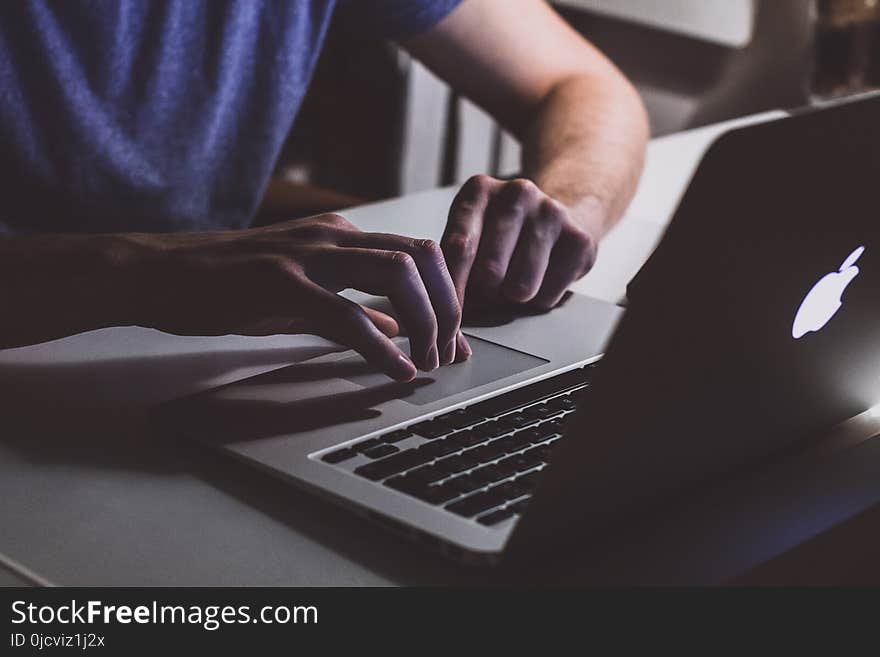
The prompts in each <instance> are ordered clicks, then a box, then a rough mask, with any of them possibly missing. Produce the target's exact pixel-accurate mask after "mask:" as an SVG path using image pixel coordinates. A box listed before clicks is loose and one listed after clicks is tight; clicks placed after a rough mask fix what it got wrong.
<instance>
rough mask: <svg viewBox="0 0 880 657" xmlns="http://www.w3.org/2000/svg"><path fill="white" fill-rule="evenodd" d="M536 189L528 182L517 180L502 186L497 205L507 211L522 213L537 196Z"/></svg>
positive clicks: (521, 179) (522, 179)
mask: <svg viewBox="0 0 880 657" xmlns="http://www.w3.org/2000/svg"><path fill="white" fill-rule="evenodd" d="M538 193H539V192H538V188H537V187H536V186H535V183H533V182H532V181H530V180H526V179H524V178H517V179H516V180H511V181H509V182H507V183H505V184H504V187H503V188H502V189H501V191H500V192H499V194H498V196H497V199H498V202H499V205H500V206H501V207H502V208H504V209H506V210H508V211H511V212H513V211H517V212H520V211H524V210H525V209H526V208H527V207H529V206H530V205H531V204H532V203H533V202H534V200H535V198H536V197H537V195H538Z"/></svg>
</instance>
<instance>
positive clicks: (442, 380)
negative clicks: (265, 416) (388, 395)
mask: <svg viewBox="0 0 880 657" xmlns="http://www.w3.org/2000/svg"><path fill="white" fill-rule="evenodd" d="M467 338H468V343H469V344H470V345H471V349H472V350H473V352H474V353H473V356H471V357H470V358H469V359H468V360H466V361H465V362H463V363H455V364H453V365H446V366H444V367H440V368H439V369H436V370H434V371H433V372H419V374H418V376H417V377H416V380H415V381H414V382H413V383H412V384H400V385H403V386H404V387H405V388H409V390H407V392H406V394H404V395H403V396H401V399H402V400H403V401H407V402H409V403H411V404H418V405H422V404H430V403H432V402H436V401H440V400H441V399H445V398H446V397H450V396H452V395H455V394H458V393H460V392H464V391H466V390H470V389H471V388H477V387H479V386H482V385H486V384H487V383H491V382H492V381H498V380H500V379H503V378H505V377H508V376H513V375H514V374H519V373H520V372H525V371H526V370H530V369H532V368H534V367H539V366H540V365H545V364H546V363H549V362H550V361H548V360H545V359H544V358H539V357H537V356H533V355H531V354H527V353H524V352H522V351H517V350H516V349H511V348H509V347H502V346H501V345H498V344H495V343H494V342H489V341H488V340H481V339H480V338H475V337H473V336H471V335H468V336H467ZM399 346H400V347H401V348H402V349H404V350H405V351H408V349H407V348H406V343H403V344H399ZM358 362H361V363H363V359H362V358H361V357H360V356H358V355H357V354H355V355H353V356H350V357H348V358H344V359H342V360H339V361H336V363H338V364H342V363H358ZM355 371H356V372H357V370H355ZM342 378H344V379H345V380H347V381H351V382H352V383H356V384H358V385H361V386H364V387H365V388H373V387H378V386H384V385H387V384H388V382H389V380H390V379H389V378H388V377H387V376H386V375H385V374H383V373H381V372H378V371H370V370H365V371H363V372H362V373H360V372H357V373H354V374H350V373H347V374H346V375H345V376H343V377H342Z"/></svg>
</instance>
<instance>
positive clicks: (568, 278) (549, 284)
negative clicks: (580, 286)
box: [532, 229, 596, 310]
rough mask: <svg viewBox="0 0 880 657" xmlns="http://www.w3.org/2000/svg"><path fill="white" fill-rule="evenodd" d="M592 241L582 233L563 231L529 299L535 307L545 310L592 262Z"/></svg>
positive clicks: (593, 244) (557, 300) (594, 248)
mask: <svg viewBox="0 0 880 657" xmlns="http://www.w3.org/2000/svg"><path fill="white" fill-rule="evenodd" d="M595 258H596V245H595V242H593V240H592V238H590V236H589V235H587V234H586V233H584V232H582V231H579V230H576V229H572V230H570V231H563V235H561V236H560V237H559V239H558V240H557V241H556V244H555V246H554V247H553V250H552V251H551V253H550V263H549V265H548V266H547V272H546V273H545V274H544V281H543V283H541V289H540V290H538V293H537V294H536V295H535V297H534V299H532V303H533V304H534V305H535V306H537V307H538V308H542V309H544V310H549V309H551V308H553V307H554V306H555V305H556V304H558V303H559V301H560V299H562V295H564V294H565V291H566V290H567V289H568V287H569V286H570V285H571V284H572V283H574V282H575V281H576V280H577V279H579V278H580V277H581V276H583V275H584V274H586V273H587V272H588V271H589V270H590V268H591V267H592V266H593V262H594V261H595Z"/></svg>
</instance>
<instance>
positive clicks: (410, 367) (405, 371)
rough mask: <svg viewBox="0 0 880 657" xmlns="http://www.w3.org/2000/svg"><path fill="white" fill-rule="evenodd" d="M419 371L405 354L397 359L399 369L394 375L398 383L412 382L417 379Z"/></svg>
mask: <svg viewBox="0 0 880 657" xmlns="http://www.w3.org/2000/svg"><path fill="white" fill-rule="evenodd" d="M417 371H418V370H417V369H416V366H415V365H414V364H413V362H412V361H411V360H410V359H409V358H407V357H406V356H404V355H403V354H400V355H399V356H398V357H397V367H396V368H395V374H394V378H395V379H397V380H398V381H412V380H413V379H414V378H415V376H416V372H417Z"/></svg>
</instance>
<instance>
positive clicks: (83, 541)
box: [0, 347, 582, 586]
mask: <svg viewBox="0 0 880 657" xmlns="http://www.w3.org/2000/svg"><path fill="white" fill-rule="evenodd" d="M326 351H327V350H326V348H324V349H319V348H314V347H311V348H302V349H300V350H298V351H294V350H290V349H270V350H264V351H259V350H243V351H241V352H224V353H222V354H217V353H195V354H189V355H187V354H184V355H180V354H176V355H159V356H151V357H144V358H139V359H124V360H114V359H103V360H95V361H93V362H90V363H88V364H87V365H86V364H83V363H76V364H70V363H57V364H46V365H34V364H28V365H15V364H9V363H4V364H2V365H0V413H2V414H3V417H4V430H3V431H2V433H0V451H2V452H3V457H2V459H3V460H4V461H5V462H6V463H5V467H7V468H11V469H9V470H8V471H7V475H10V474H11V475H12V477H7V482H6V483H7V485H8V486H10V490H11V491H15V499H16V500H17V502H16V503H17V504H18V505H19V506H20V508H18V509H11V511H12V512H14V513H18V514H31V513H33V514H37V515H38V517H36V518H34V520H32V521H25V520H20V521H19V520H17V521H16V522H24V523H25V524H26V525H28V526H29V527H31V528H33V531H35V532H37V533H39V532H40V531H41V529H40V525H41V523H43V522H46V523H53V524H55V523H58V522H61V523H70V528H68V529H67V530H65V532H66V535H67V537H68V540H67V542H66V543H65V544H59V545H55V546H48V547H46V546H41V548H42V549H46V550H47V555H48V556H47V557H45V558H46V560H47V562H48V563H50V564H51V566H52V568H56V569H58V570H57V571H52V570H51V568H50V569H49V572H47V569H46V567H45V566H44V565H43V564H41V563H39V562H33V563H30V562H29V563H28V565H31V566H33V567H34V568H35V569H36V570H37V571H38V572H41V574H45V575H46V576H47V577H48V578H49V579H50V580H51V581H55V582H57V583H59V584H67V583H77V584H83V583H84V584H88V583H95V582H93V581H90V580H89V579H85V581H83V578H87V577H88V576H87V575H85V574H84V573H85V572H88V570H87V569H83V568H82V565H83V563H84V562H85V563H86V564H90V568H93V569H95V570H96V571H98V575H99V577H100V578H101V579H99V580H97V581H99V582H100V583H111V584H116V585H125V584H136V585H142V584H149V583H160V584H169V583H174V580H173V579H172V580H171V581H169V570H174V567H173V566H170V565H169V562H168V559H169V558H172V557H170V556H169V555H174V554H177V555H178V556H179V557H180V568H181V569H182V570H183V571H185V570H186V566H184V564H185V563H187V561H188V560H191V559H192V558H193V556H192V554H191V551H192V550H193V549H198V550H199V554H198V560H199V561H200V562H201V566H202V570H201V572H200V573H199V574H193V573H186V572H183V573H181V574H180V576H179V579H178V580H177V581H179V582H180V583H182V584H219V583H223V584H227V583H232V584H255V583H257V584H265V583H266V576H267V572H266V568H268V566H265V565H264V564H262V563H260V561H261V556H260V555H261V553H264V552H265V551H267V550H269V551H271V550H297V549H303V550H311V551H312V552H311V554H312V558H314V556H315V552H314V551H315V549H316V546H322V549H323V551H324V554H323V556H321V558H320V559H319V560H317V561H318V562H320V563H319V566H316V567H320V568H324V569H326V570H327V572H326V573H323V574H321V573H315V574H313V575H312V577H313V579H312V581H316V580H317V581H321V582H326V583H329V584H338V583H339V579H338V577H334V575H335V573H334V572H333V570H334V568H335V567H336V566H338V564H339V563H340V562H342V561H348V562H352V563H354V564H358V565H359V568H360V571H361V572H365V573H369V574H370V578H369V580H370V581H373V582H375V581H376V580H377V579H378V580H379V581H386V582H392V583H399V584H421V585H444V586H448V585H471V586H479V585H489V584H514V583H522V582H526V583H528V582H541V583H573V582H571V581H570V580H569V578H568V577H567V574H566V573H564V572H562V571H563V570H564V569H560V568H556V572H555V573H550V572H547V571H548V570H550V568H548V565H547V564H546V563H545V564H544V565H541V564H536V566H535V567H534V568H533V569H530V570H529V571H528V575H527V576H526V575H524V574H523V573H522V572H518V571H508V570H504V569H501V570H493V571H487V570H476V569H473V568H469V567H464V566H461V565H458V564H456V563H453V562H450V561H447V560H445V559H443V558H441V557H440V556H438V555H435V554H434V553H431V552H428V551H427V550H425V549H424V548H422V547H420V546H418V545H415V544H411V543H409V542H407V541H405V540H403V539H400V538H398V537H396V536H395V535H393V534H391V533H389V532H388V531H387V530H386V529H385V528H383V527H379V526H376V525H373V524H371V523H369V522H367V521H366V520H363V519H361V518H359V517H357V516H355V515H354V514H352V513H350V512H349V511H347V510H345V509H342V508H340V507H337V506H335V505H333V504H331V503H329V502H326V501H324V500H321V499H318V498H316V497H314V496H313V495H311V494H308V493H306V492H303V491H301V490H298V489H295V488H294V487H292V486H291V485H290V484H288V483H286V482H282V481H280V480H276V479H273V478H271V477H269V476H267V475H266V474H264V473H262V472H260V471H258V470H256V469H254V468H251V467H249V466H245V465H243V464H241V463H239V462H237V461H234V460H233V459H231V458H229V457H227V456H224V455H222V454H220V453H217V452H215V451H213V450H211V449H208V448H204V447H200V446H197V445H195V444H193V443H189V442H185V441H176V440H175V439H173V438H172V437H171V436H170V435H169V434H166V433H164V432H161V433H160V432H156V431H155V430H154V429H152V428H151V427H150V424H149V423H148V421H147V419H148V414H147V410H148V407H149V406H152V405H153V404H155V403H157V402H162V401H165V400H166V399H167V398H175V397H177V396H180V395H184V394H187V393H192V392H193V391H196V390H198V389H199V388H200V387H203V382H204V381H207V380H213V379H216V378H217V377H218V376H219V377H222V376H223V375H224V374H225V373H227V372H231V371H235V370H236V369H237V368H238V367H242V366H246V367H252V366H259V365H266V366H270V365H272V364H275V363H278V362H283V361H284V360H287V361H288V362H297V361H302V360H306V359H308V358H310V357H313V356H315V355H318V353H326ZM297 371H298V372H299V373H300V374H301V375H302V373H303V372H305V373H306V374H308V372H310V370H308V369H302V368H300V369H299V370H297ZM279 376H280V374H279ZM157 381H165V382H167V385H164V386H162V385H156V384H157ZM155 390H161V391H162V392H161V395H158V393H155V392H152V393H151V395H152V396H145V394H143V393H144V391H155ZM380 392H381V391H380ZM132 399H137V400H138V403H132V402H130V401H128V400H132ZM247 410H248V413H251V412H253V411H254V410H255V409H252V408H250V407H249V408H248V409H247ZM264 410H265V409H264ZM23 473H25V474H23ZM132 475H136V476H134V477H133V476H132ZM22 486H25V487H27V486H37V487H39V488H40V489H41V490H40V498H41V504H43V505H46V504H48V505H49V506H38V505H35V504H34V503H33V502H29V501H28V500H29V499H31V498H32V497H33V496H32V495H30V494H29V493H28V492H27V491H26V490H22ZM90 489H94V490H90ZM108 496H109V499H108ZM9 499H12V498H9ZM53 499H54V500H55V501H54V502H53ZM171 508H173V511H174V512H173V513H163V509H169V510H170V509H171ZM247 509H249V510H250V511H252V512H255V513H251V512H249V511H247ZM231 511H234V513H236V514H243V515H238V516H234V515H232V513H231ZM72 513H77V514H80V515H81V516H82V519H80V520H77V519H74V518H72V517H71V514H72ZM206 513H209V514H210V513H213V514H230V515H229V516H227V517H228V518H229V520H230V524H229V526H227V527H223V526H222V524H220V523H218V522H217V518H216V517H215V518H212V519H210V520H209V519H206V518H205V516H204V514H206ZM52 514H57V515H56V516H55V517H54V520H53V519H52ZM43 518H45V520H43ZM95 518H98V519H99V520H98V521H96V520H95ZM83 519H84V520H85V522H86V523H93V524H86V525H84V524H83V522H82V520H83ZM200 522H202V523H203V524H205V525H206V526H207V525H211V527H210V531H204V532H202V531H200V529H199V526H198V525H199V523H200ZM255 527H258V528H261V529H260V530H259V533H258V532H257V530H255V529H254V528H255ZM42 531H45V530H44V529H43V530H42ZM248 532H253V533H252V534H250V535H242V534H248ZM208 535H211V536H214V537H215V539H214V540H215V541H216V544H212V545H203V544H199V543H198V541H200V540H201V541H204V540H206V539H205V538H204V537H205V536H208ZM126 536H130V538H127V537H126ZM132 546H135V547H136V548H137V549H138V550H141V552H140V556H139V557H137V556H136V555H137V554H138V553H137V552H133V554H132V556H128V554H127V552H126V551H127V550H130V549H132ZM194 546H198V547H194ZM249 551H250V553H252V554H253V557H252V558H253V563H240V566H239V571H238V572H235V573H230V572H229V561H230V553H242V552H244V553H248V552H249ZM187 552H189V553H187ZM19 556H21V555H19ZM31 556H33V555H31ZM295 556H296V555H295V554H294V555H293V557H294V558H293V560H292V561H291V558H290V557H288V556H285V557H284V558H283V559H280V560H279V561H278V565H276V566H275V568H282V567H283V566H282V565H281V564H284V563H286V564H288V565H290V564H291V563H292V562H293V563H295V561H296V559H295ZM304 558H305V557H304ZM129 561H132V562H134V561H137V565H136V566H135V564H134V563H131V565H130V566H126V564H128V563H129ZM70 563H73V564H76V565H77V566H76V567H71V566H70V565H66V566H64V567H62V565H63V564H70ZM102 563H103V565H100V564H102ZM190 563H191V562H190ZM111 564H115V565H111ZM77 569H79V570H77ZM353 570H354V571H355V572H358V570H359V569H358V568H354V569H353ZM111 571H112V572H111ZM59 573H61V574H60V575H59ZM210 573H216V574H217V580H216V581H204V580H205V577H207V576H210ZM91 577H92V578H94V577H95V574H92V575H91ZM290 577H295V575H292V574H291V573H290V572H283V571H280V570H279V571H276V572H275V573H274V574H273V575H272V579H273V580H274V583H277V584H282V585H284V584H286V585H291V584H293V585H295V584H298V583H301V582H298V581H295V579H294V581H291V580H290V579H289V578H290ZM581 582H582V580H581ZM348 583H351V582H350V581H349V582H348Z"/></svg>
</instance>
